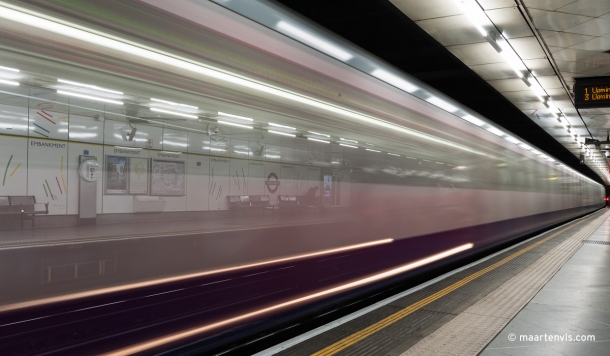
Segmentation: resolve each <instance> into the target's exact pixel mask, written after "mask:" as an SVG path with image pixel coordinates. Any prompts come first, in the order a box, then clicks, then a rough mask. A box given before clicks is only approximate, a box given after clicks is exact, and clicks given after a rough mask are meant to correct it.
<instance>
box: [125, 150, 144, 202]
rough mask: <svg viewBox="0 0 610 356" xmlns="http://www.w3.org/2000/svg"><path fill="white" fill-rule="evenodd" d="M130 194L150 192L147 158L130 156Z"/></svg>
mask: <svg viewBox="0 0 610 356" xmlns="http://www.w3.org/2000/svg"><path fill="white" fill-rule="evenodd" d="M129 194H132V195H143V194H144V195H145V194H148V159H147V158H136V157H130V158H129Z"/></svg>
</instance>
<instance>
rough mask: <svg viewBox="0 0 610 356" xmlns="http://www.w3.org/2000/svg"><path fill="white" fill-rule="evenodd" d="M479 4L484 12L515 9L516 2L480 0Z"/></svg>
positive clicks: (510, 0) (509, 0) (512, 0)
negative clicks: (507, 8)
mask: <svg viewBox="0 0 610 356" xmlns="http://www.w3.org/2000/svg"><path fill="white" fill-rule="evenodd" d="M479 4H481V6H482V7H483V9H484V10H492V9H501V8H504V7H514V6H515V1H514V0H479Z"/></svg>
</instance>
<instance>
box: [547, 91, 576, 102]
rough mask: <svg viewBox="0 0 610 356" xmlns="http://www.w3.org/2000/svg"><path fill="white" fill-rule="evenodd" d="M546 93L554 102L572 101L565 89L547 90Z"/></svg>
mask: <svg viewBox="0 0 610 356" xmlns="http://www.w3.org/2000/svg"><path fill="white" fill-rule="evenodd" d="M546 92H547V94H549V95H550V96H551V97H552V98H553V100H570V97H569V96H568V93H566V90H565V89H564V88H557V89H547V90H546Z"/></svg>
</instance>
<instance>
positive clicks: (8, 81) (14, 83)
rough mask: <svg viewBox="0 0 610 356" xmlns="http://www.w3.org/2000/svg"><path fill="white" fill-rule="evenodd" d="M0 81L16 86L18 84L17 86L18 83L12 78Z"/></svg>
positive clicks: (0, 81)
mask: <svg viewBox="0 0 610 356" xmlns="http://www.w3.org/2000/svg"><path fill="white" fill-rule="evenodd" d="M0 83H2V84H7V85H14V86H16V87H18V86H19V83H18V82H14V81H12V80H4V79H0Z"/></svg>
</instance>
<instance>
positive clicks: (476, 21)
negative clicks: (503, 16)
mask: <svg viewBox="0 0 610 356" xmlns="http://www.w3.org/2000/svg"><path fill="white" fill-rule="evenodd" d="M456 2H457V3H458V4H459V5H460V7H461V8H462V10H463V11H464V14H465V15H466V17H468V19H470V22H471V23H472V24H473V25H474V27H475V28H476V29H477V30H478V31H479V33H480V34H481V36H483V37H486V36H487V30H485V28H486V27H487V28H489V27H491V26H492V24H491V21H489V18H488V17H487V15H485V12H483V9H481V7H480V6H479V4H478V3H477V2H476V1H474V0H456Z"/></svg>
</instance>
